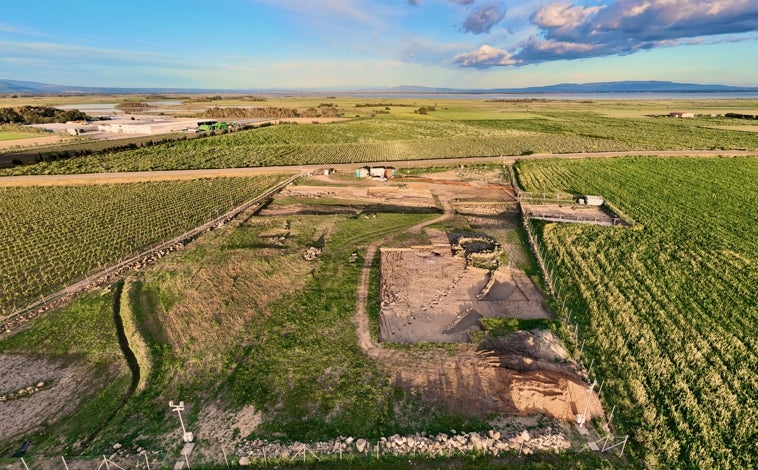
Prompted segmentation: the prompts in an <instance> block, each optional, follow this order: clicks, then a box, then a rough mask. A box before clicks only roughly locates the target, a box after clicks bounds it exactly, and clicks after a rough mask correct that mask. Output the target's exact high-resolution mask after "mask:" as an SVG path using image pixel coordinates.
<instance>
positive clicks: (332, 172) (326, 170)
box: [323, 168, 337, 176]
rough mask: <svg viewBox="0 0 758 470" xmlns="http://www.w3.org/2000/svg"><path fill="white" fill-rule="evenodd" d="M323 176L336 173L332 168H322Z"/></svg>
mask: <svg viewBox="0 0 758 470" xmlns="http://www.w3.org/2000/svg"><path fill="white" fill-rule="evenodd" d="M323 171H324V176H329V175H333V174H335V173H336V172H337V170H335V169H334V168H324V170H323Z"/></svg>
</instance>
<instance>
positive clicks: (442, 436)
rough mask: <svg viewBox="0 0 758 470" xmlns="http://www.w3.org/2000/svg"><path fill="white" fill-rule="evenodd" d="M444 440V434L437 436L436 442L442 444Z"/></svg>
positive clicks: (445, 437) (445, 436) (445, 435)
mask: <svg viewBox="0 0 758 470" xmlns="http://www.w3.org/2000/svg"><path fill="white" fill-rule="evenodd" d="M446 440H447V434H445V433H444V432H441V433H439V434H437V442H444V441H446Z"/></svg>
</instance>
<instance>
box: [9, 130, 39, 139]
mask: <svg viewBox="0 0 758 470" xmlns="http://www.w3.org/2000/svg"><path fill="white" fill-rule="evenodd" d="M32 137H39V134H25V133H22V132H3V131H0V140H17V139H29V138H32Z"/></svg>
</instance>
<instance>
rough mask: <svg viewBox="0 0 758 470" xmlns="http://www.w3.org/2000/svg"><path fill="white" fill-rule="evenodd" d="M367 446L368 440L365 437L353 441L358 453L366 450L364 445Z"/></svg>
mask: <svg viewBox="0 0 758 470" xmlns="http://www.w3.org/2000/svg"><path fill="white" fill-rule="evenodd" d="M367 446H368V441H366V439H358V440H357V441H355V450H357V451H358V452H360V453H363V451H365V450H366V447H367Z"/></svg>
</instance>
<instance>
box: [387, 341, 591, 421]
mask: <svg viewBox="0 0 758 470" xmlns="http://www.w3.org/2000/svg"><path fill="white" fill-rule="evenodd" d="M507 360H508V358H507V356H503V355H498V354H495V353H494V352H492V351H470V352H469V353H463V354H458V355H455V356H448V357H442V356H440V355H436V356H433V357H432V356H427V357H422V356H418V355H415V354H412V353H398V354H396V355H394V356H393V359H392V361H389V362H385V363H384V366H385V367H388V368H389V369H390V370H391V372H392V374H393V377H394V381H395V384H396V385H399V386H401V387H404V388H406V389H409V390H412V391H413V392H414V393H416V394H418V396H419V397H420V398H421V399H422V400H423V401H425V402H428V403H431V404H438V403H443V404H445V405H446V406H447V407H448V408H449V409H450V410H451V411H454V412H456V413H461V414H463V415H465V416H471V417H478V418H481V417H485V416H488V415H492V414H514V415H520V416H528V415H533V414H545V415H547V416H552V417H554V418H557V419H560V420H563V421H573V420H575V419H576V414H577V413H581V412H583V411H584V409H585V407H586V406H587V401H588V400H589V406H588V411H587V416H588V419H591V418H594V417H598V416H602V414H603V410H602V406H601V404H600V402H599V400H598V398H597V395H596V394H595V393H594V392H590V391H589V386H588V385H587V384H586V383H585V382H584V381H582V380H581V378H579V376H578V375H576V374H574V373H572V371H571V368H568V369H567V370H566V371H555V370H532V371H526V372H519V371H516V370H513V369H510V368H507V367H503V363H504V362H507Z"/></svg>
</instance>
